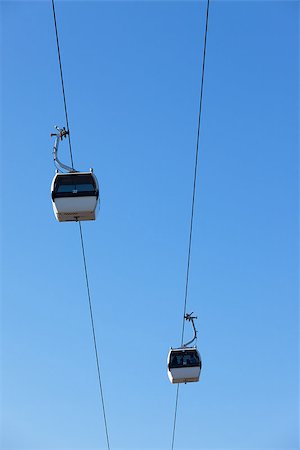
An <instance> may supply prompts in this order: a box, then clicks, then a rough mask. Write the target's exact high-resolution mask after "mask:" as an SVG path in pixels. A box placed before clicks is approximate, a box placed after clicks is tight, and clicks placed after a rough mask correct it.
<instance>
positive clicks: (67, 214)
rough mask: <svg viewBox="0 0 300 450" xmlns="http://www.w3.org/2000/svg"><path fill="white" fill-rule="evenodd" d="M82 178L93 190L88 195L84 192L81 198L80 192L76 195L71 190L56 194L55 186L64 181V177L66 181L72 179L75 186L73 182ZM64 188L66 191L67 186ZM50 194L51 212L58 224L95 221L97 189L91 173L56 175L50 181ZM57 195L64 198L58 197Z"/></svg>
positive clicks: (96, 183) (75, 191) (95, 180)
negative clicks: (85, 178)
mask: <svg viewBox="0 0 300 450" xmlns="http://www.w3.org/2000/svg"><path fill="white" fill-rule="evenodd" d="M82 176H85V177H87V178H88V179H89V180H90V182H91V183H92V184H93V188H94V189H93V192H91V193H90V195H89V193H88V192H85V193H84V194H85V195H84V196H81V194H80V192H79V194H78V192H77V190H73V191H72V190H71V191H70V192H64V193H63V194H60V193H58V192H57V190H58V189H57V184H58V183H60V182H61V180H63V181H64V180H65V179H66V178H64V177H68V180H69V179H71V180H72V179H74V184H75V185H76V181H75V180H77V181H78V180H79V178H80V177H82ZM78 186H80V184H78ZM64 188H65V189H68V185H64ZM51 194H52V206H53V211H54V214H55V217H56V219H57V220H58V221H59V222H74V221H83V220H95V219H96V211H97V206H98V200H99V188H98V182H97V179H96V177H95V175H94V174H93V173H92V172H74V173H67V174H65V173H64V174H62V173H57V174H56V175H55V176H54V178H53V181H52V185H51ZM59 195H64V196H63V197H60V196H59Z"/></svg>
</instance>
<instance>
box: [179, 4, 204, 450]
mask: <svg viewBox="0 0 300 450" xmlns="http://www.w3.org/2000/svg"><path fill="white" fill-rule="evenodd" d="M209 2H210V0H207V4H206V20H205V33H204V44H203V55H202V75H201V87H200V99H199V113H198V127H197V140H196V152H195V165H194V181H193V195H192V206H191V219H190V231H189V243H188V255H187V269H186V280H185V293H184V305H183V322H182V331H181V346H182V345H183V337H184V328H185V314H186V305H187V297H188V287H189V273H190V260H191V249H192V236H193V222H194V209H195V195H196V184H197V169H198V155H199V140H200V127H201V113H202V99H203V86H204V72H205V57H206V42H207V32H208V14H209ZM178 397H179V384H178V385H177V392H176V401H175V412H174V421H173V432H172V444H171V449H172V450H173V449H174V442H175V431H176V419H177V408H178Z"/></svg>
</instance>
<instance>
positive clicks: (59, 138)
mask: <svg viewBox="0 0 300 450" xmlns="http://www.w3.org/2000/svg"><path fill="white" fill-rule="evenodd" d="M55 128H56V129H57V131H58V133H51V137H52V136H56V139H55V142H54V146H53V159H54V162H55V163H56V164H58V165H59V166H60V168H62V169H64V170H66V171H67V172H77V170H75V169H73V167H70V166H67V165H66V164H63V163H62V162H60V160H59V159H58V157H57V153H58V145H59V143H60V141H62V140H63V139H64V138H66V137H67V136H68V135H69V134H70V132H69V130H66V128H65V127H63V128H59V127H58V126H55Z"/></svg>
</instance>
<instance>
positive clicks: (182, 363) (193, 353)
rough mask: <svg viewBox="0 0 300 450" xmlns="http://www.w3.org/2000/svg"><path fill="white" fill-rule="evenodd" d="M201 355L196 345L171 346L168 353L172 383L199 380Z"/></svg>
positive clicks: (169, 373)
mask: <svg viewBox="0 0 300 450" xmlns="http://www.w3.org/2000/svg"><path fill="white" fill-rule="evenodd" d="M201 366H202V362H201V357H200V353H199V352H198V350H197V348H196V347H181V348H171V350H170V351H169V354H168V377H169V380H170V381H171V383H190V382H193V381H199V378H200V372H201Z"/></svg>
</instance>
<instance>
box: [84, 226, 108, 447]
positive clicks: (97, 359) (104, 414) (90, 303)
mask: <svg viewBox="0 0 300 450" xmlns="http://www.w3.org/2000/svg"><path fill="white" fill-rule="evenodd" d="M78 223H79V230H80V240H81V249H82V257H83V264H84V272H85V281H86V289H87V295H88V301H89V310H90V319H91V325H92V331H93V341H94V350H95V357H96V364H97V373H98V381H99V390H100V397H101V403H102V412H103V419H104V426H105V434H106V442H107V448H108V450H110V444H109V436H108V427H107V420H106V413H105V404H104V395H103V389H102V381H101V373H100V363H99V356H98V348H97V341H96V332H95V324H94V315H93V308H92V301H91V293H90V285H89V279H88V272H87V265H86V258H85V249H84V243H83V234H82V227H81V222H78Z"/></svg>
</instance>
